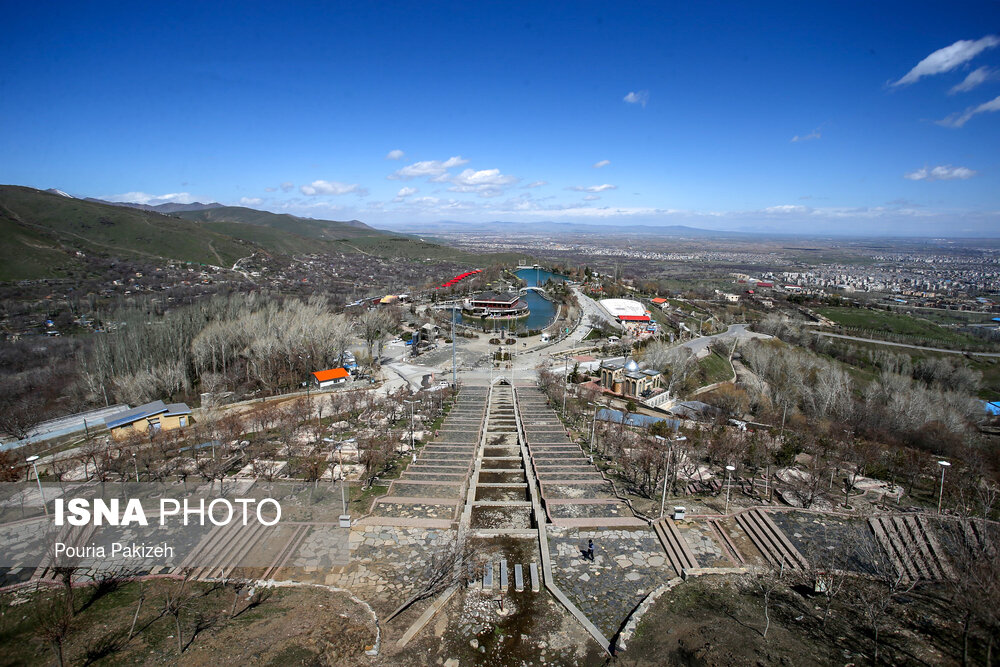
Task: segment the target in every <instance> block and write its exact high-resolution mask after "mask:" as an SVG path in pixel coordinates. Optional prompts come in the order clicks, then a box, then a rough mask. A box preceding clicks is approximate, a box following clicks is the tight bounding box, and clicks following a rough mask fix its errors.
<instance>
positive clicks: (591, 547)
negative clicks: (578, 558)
mask: <svg viewBox="0 0 1000 667" xmlns="http://www.w3.org/2000/svg"><path fill="white" fill-rule="evenodd" d="M587 558H588V559H589V560H590V562H591V563H593V562H594V540H587Z"/></svg>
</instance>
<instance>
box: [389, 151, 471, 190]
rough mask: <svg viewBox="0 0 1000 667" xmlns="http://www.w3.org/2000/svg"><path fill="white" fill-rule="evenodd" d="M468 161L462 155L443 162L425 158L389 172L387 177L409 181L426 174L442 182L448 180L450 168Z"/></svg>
mask: <svg viewBox="0 0 1000 667" xmlns="http://www.w3.org/2000/svg"><path fill="white" fill-rule="evenodd" d="M466 163H468V160H466V159H465V158H463V157H462V156H461V155H456V156H454V157H450V158H448V159H447V160H445V161H444V162H441V161H440V160H424V161H423V162H414V163H413V164H408V165H406V166H405V167H403V168H402V169H399V170H397V171H394V172H393V173H391V174H389V175H388V176H387V177H386V178H388V179H390V180H393V181H399V180H403V181H408V180H410V179H411V178H422V177H425V176H426V177H429V178H430V179H431V180H432V181H435V182H438V183H440V182H444V181H447V180H448V177H447V176H446V174H447V172H448V170H449V169H451V168H452V167H461V166H462V165H463V164H466Z"/></svg>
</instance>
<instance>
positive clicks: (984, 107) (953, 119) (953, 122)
mask: <svg viewBox="0 0 1000 667" xmlns="http://www.w3.org/2000/svg"><path fill="white" fill-rule="evenodd" d="M987 111H1000V95H998V96H996V97H994V98H993V99H992V100H990V101H989V102H983V103H982V104H980V105H979V106H972V107H969V108H967V109H966V110H965V111H962V112H957V111H956V112H955V113H953V114H951V115H950V116H948V117H947V118H942V119H941V120H939V121H938V122H937V123H938V125H944V126H945V127H962V126H963V125H965V124H966V123H968V122H969V120H970V119H971V118H972V117H973V116H975V115H976V114H980V113H985V112H987Z"/></svg>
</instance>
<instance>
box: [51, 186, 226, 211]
mask: <svg viewBox="0 0 1000 667" xmlns="http://www.w3.org/2000/svg"><path fill="white" fill-rule="evenodd" d="M46 192H53V190H46ZM56 192H61V191H59V190H57V191H56ZM83 201H91V202H94V203H95V204H107V205H108V206H125V207H127V208H138V209H142V210H143V211H155V212H157V213H178V212H180V211H204V210H205V209H209V208H222V207H223V205H222V204H218V203H215V202H212V203H211V204H202V203H201V202H194V203H193V204H175V203H173V202H167V203H166V204H156V205H155V206H154V205H152V204H138V203H136V202H127V201H105V200H104V199H94V198H93V197H84V198H83Z"/></svg>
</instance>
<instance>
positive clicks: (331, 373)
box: [313, 368, 351, 389]
mask: <svg viewBox="0 0 1000 667" xmlns="http://www.w3.org/2000/svg"><path fill="white" fill-rule="evenodd" d="M313 377H314V378H316V384H318V385H319V386H320V388H321V389H322V388H324V387H330V386H333V385H335V384H341V383H343V382H347V378H349V377H351V374H350V373H348V372H347V369H346V368H331V369H328V370H325V371H316V372H315V373H313Z"/></svg>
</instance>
